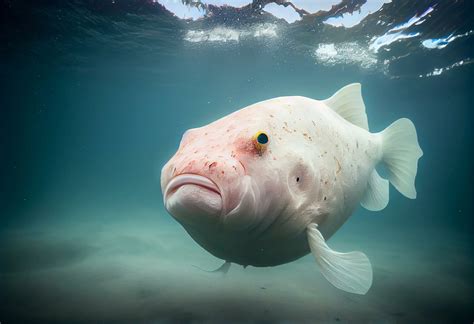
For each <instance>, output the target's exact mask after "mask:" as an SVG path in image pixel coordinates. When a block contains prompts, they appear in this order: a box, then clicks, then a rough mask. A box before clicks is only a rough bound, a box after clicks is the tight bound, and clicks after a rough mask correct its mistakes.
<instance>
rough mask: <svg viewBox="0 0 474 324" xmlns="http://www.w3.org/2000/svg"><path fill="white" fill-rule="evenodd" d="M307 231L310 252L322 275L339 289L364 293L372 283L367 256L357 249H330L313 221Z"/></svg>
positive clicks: (370, 267) (370, 268)
mask: <svg viewBox="0 0 474 324" xmlns="http://www.w3.org/2000/svg"><path fill="white" fill-rule="evenodd" d="M307 233H308V243H309V247H310V249H311V253H312V254H313V256H314V258H315V259H316V262H317V263H318V265H319V267H320V268H321V273H322V274H323V276H324V277H325V278H326V279H327V280H328V281H329V282H330V283H331V284H333V285H334V286H336V287H337V288H339V289H342V290H344V291H347V292H350V293H354V294H361V295H365V294H366V293H367V291H368V290H369V288H370V286H371V285H372V266H371V264H370V261H369V259H368V258H367V256H366V255H365V254H364V253H362V252H358V251H354V252H347V253H341V252H336V251H333V250H331V248H330V247H329V246H328V245H327V244H326V241H325V240H324V237H323V235H322V234H321V232H320V231H319V230H318V225H316V224H314V223H313V224H310V225H309V226H308V228H307Z"/></svg>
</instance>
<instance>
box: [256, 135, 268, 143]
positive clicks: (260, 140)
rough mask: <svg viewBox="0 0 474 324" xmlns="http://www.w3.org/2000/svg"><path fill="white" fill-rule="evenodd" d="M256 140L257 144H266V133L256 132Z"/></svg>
mask: <svg viewBox="0 0 474 324" xmlns="http://www.w3.org/2000/svg"><path fill="white" fill-rule="evenodd" d="M257 142H258V143H259V144H262V145H264V144H267V143H268V135H267V134H265V133H260V134H258V136H257Z"/></svg>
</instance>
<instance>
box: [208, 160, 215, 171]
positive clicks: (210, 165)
mask: <svg viewBox="0 0 474 324" xmlns="http://www.w3.org/2000/svg"><path fill="white" fill-rule="evenodd" d="M216 166H217V162H212V163H211V164H209V170H211V169H212V168H215V167H216Z"/></svg>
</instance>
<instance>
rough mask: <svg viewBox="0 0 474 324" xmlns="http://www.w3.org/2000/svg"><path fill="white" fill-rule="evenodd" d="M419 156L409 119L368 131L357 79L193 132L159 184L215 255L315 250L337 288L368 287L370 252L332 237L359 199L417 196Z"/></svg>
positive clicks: (273, 255)
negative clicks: (320, 95)
mask: <svg viewBox="0 0 474 324" xmlns="http://www.w3.org/2000/svg"><path fill="white" fill-rule="evenodd" d="M422 154H423V153H422V151H421V149H420V146H419V145H418V139H417V134H416V130H415V127H414V125H413V123H412V122H411V121H410V120H409V119H399V120H397V121H396V122H394V123H393V124H392V125H390V126H389V127H387V128H386V129H385V130H384V131H382V132H380V133H370V132H369V130H368V123H367V115H366V113H365V106H364V103H363V100H362V96H361V86H360V84H351V85H348V86H346V87H344V88H342V89H341V90H339V91H338V92H337V93H336V94H334V95H333V96H332V97H331V98H329V99H327V100H322V101H318V100H313V99H309V98H305V97H279V98H274V99H270V100H266V101H262V102H259V103H256V104H254V105H251V106H248V107H246V108H243V109H241V110H239V111H236V112H234V113H232V114H230V115H228V116H226V117H224V118H221V119H219V120H217V121H215V122H213V123H211V124H209V125H207V126H204V127H200V128H195V129H191V130H189V131H187V132H186V133H185V134H184V135H183V138H182V141H181V144H180V147H179V149H178V151H177V153H176V154H175V155H174V156H173V157H172V158H171V160H170V161H169V162H168V163H167V164H166V165H165V166H164V167H163V169H162V174H161V187H162V191H163V195H164V202H165V206H166V208H167V210H168V211H169V212H170V214H171V215H173V216H174V217H175V218H176V219H177V220H178V221H179V222H180V223H181V224H182V225H183V226H184V228H185V229H186V231H187V232H188V233H189V234H190V235H191V236H192V237H193V239H194V240H195V241H196V242H197V243H199V244H200V245H201V246H202V247H204V248H205V249H206V250H207V251H209V252H210V253H212V254H213V255H215V256H216V257H218V258H221V259H223V260H225V261H226V262H234V263H237V264H241V265H243V266H247V265H253V266H257V267H265V266H275V265H279V264H283V263H287V262H291V261H293V260H296V259H298V258H300V257H302V256H304V255H306V254H308V253H309V252H311V253H312V254H313V256H314V257H315V259H316V262H317V263H318V265H319V267H320V270H321V272H322V274H323V275H324V277H325V278H326V279H327V280H329V282H331V283H332V284H333V285H334V286H336V287H337V288H340V289H342V290H345V291H348V292H352V293H357V294H365V293H366V292H367V291H368V290H369V288H370V286H371V285H372V267H371V264H370V261H369V259H368V258H367V256H366V255H365V254H363V253H362V252H348V253H341V252H336V251H334V250H332V249H331V248H330V247H329V246H328V245H327V244H326V241H327V240H328V239H329V238H330V237H331V236H332V235H333V234H334V233H335V232H336V231H337V230H338V229H339V228H340V227H341V225H342V224H344V222H345V221H346V220H347V219H348V217H349V216H350V215H351V214H352V213H353V211H354V210H355V209H356V208H357V206H358V204H359V203H360V204H361V205H362V206H363V207H365V208H366V209H368V210H373V211H377V210H382V209H383V208H385V206H386V205H387V204H388V201H389V182H390V183H391V184H392V185H393V186H394V187H395V188H396V189H397V190H398V191H399V192H400V193H402V194H403V195H404V196H406V197H408V198H411V199H414V198H415V197H416V190H415V185H414V182H415V176H416V173H417V162H418V159H419V158H420V157H421V156H422ZM379 163H383V164H385V166H386V168H387V170H388V180H386V179H383V178H382V177H380V176H379V174H378V173H377V171H376V170H375V167H376V166H377V165H378V164H379ZM227 268H228V267H227ZM227 268H226V269H227Z"/></svg>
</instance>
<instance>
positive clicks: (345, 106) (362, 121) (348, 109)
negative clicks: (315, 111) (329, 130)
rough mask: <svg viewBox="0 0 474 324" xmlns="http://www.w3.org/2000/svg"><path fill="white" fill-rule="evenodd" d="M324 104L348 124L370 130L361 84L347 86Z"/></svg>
mask: <svg viewBox="0 0 474 324" xmlns="http://www.w3.org/2000/svg"><path fill="white" fill-rule="evenodd" d="M323 102H324V103H325V104H326V105H327V106H328V107H329V108H331V109H332V110H334V111H335V112H337V113H338V114H339V115H340V116H341V117H342V118H344V119H345V120H347V121H348V122H351V123H352V124H354V125H357V126H359V127H362V128H363V129H365V130H369V124H368V122H367V115H366V113H365V105H364V101H363V100H362V93H361V90H360V83H351V84H349V85H346V86H345V87H344V88H341V89H340V90H339V91H338V92H336V93H335V94H334V95H332V97H331V98H329V99H326V100H324V101H323Z"/></svg>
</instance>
